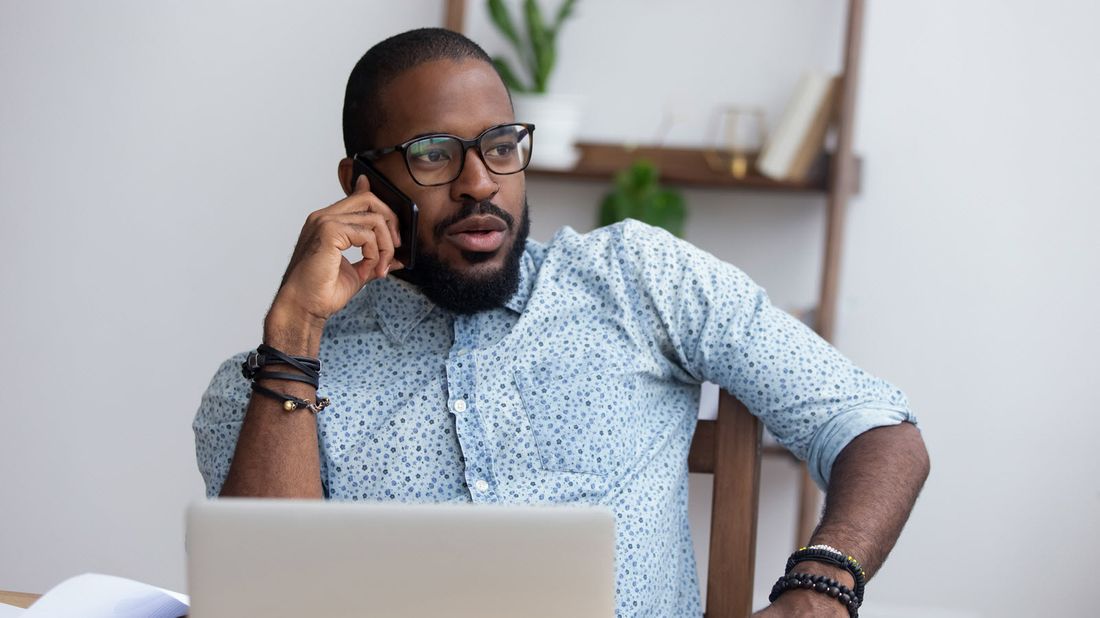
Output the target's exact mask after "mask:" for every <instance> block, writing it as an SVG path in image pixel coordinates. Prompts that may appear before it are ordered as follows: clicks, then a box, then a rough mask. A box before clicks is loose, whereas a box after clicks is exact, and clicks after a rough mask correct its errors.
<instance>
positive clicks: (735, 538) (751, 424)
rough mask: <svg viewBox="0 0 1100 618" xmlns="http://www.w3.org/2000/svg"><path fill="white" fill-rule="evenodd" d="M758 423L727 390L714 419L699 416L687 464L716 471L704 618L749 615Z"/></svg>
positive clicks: (757, 495)
mask: <svg viewBox="0 0 1100 618" xmlns="http://www.w3.org/2000/svg"><path fill="white" fill-rule="evenodd" d="M761 432H762V425H761V423H760V421H759V420H758V419H757V418H756V417H755V416H753V415H752V414H750V413H749V411H748V409H747V408H745V406H744V405H742V403H741V402H740V401H738V400H737V399H735V398H734V397H733V395H730V394H729V393H727V392H725V391H722V392H721V394H720V395H719V398H718V420H714V421H705V420H700V421H699V424H698V426H697V427H696V428H695V437H694V439H693V440H692V442H691V453H690V454H689V455H688V469H689V470H690V471H691V472H701V473H707V474H713V475H714V498H713V504H712V506H711V519H710V559H709V562H710V566H709V568H708V569H707V611H706V616H707V618H748V616H749V615H750V614H751V613H752V592H753V585H752V581H753V568H754V566H755V564H756V515H757V511H758V506H759V502H760V450H761V449H760V443H761Z"/></svg>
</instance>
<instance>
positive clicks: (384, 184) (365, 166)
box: [351, 156, 420, 270]
mask: <svg viewBox="0 0 1100 618" xmlns="http://www.w3.org/2000/svg"><path fill="white" fill-rule="evenodd" d="M352 170H353V171H352V174H351V184H352V186H353V187H354V186H355V181H356V180H358V179H359V176H366V177H367V180H368V181H369V182H370V191H371V193H373V194H374V195H376V196H377V197H378V199H380V200H382V203H384V204H385V205H386V206H389V207H390V210H392V211H393V214H395V215H397V224H398V233H399V234H400V235H401V246H400V247H398V248H397V251H396V254H395V257H396V258H397V259H398V260H400V261H401V263H402V264H404V265H405V270H412V269H413V268H415V267H416V263H415V262H416V224H417V219H418V218H419V213H420V209H419V208H418V207H417V205H416V203H415V202H413V201H412V198H410V197H409V196H407V195H405V194H404V193H402V192H401V190H400V189H398V188H397V187H395V186H394V185H393V183H391V182H390V181H389V179H387V178H386V177H385V176H383V175H382V174H381V173H380V172H379V171H378V170H377V169H376V168H375V167H374V165H372V164H371V163H370V162H369V161H365V160H363V159H360V158H359V157H358V156H356V157H353V158H352Z"/></svg>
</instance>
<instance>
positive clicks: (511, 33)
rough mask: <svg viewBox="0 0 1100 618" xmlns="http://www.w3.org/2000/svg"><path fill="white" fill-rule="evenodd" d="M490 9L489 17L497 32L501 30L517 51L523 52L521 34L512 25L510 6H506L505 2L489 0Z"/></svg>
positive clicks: (502, 0)
mask: <svg viewBox="0 0 1100 618" xmlns="http://www.w3.org/2000/svg"><path fill="white" fill-rule="evenodd" d="M488 8H489V17H491V18H492V20H493V24H495V25H496V27H497V30H500V33H501V34H503V35H504V37H505V38H507V39H508V40H509V41H511V42H512V45H513V46H515V48H516V51H522V50H521V47H522V43H520V40H519V33H518V32H516V27H515V25H514V24H513V23H512V14H511V12H509V11H508V5H506V4H504V0H488Z"/></svg>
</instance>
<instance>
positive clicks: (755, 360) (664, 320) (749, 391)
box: [623, 224, 916, 488]
mask: <svg viewBox="0 0 1100 618" xmlns="http://www.w3.org/2000/svg"><path fill="white" fill-rule="evenodd" d="M623 233H624V243H625V245H626V246H627V247H628V250H627V252H628V254H629V255H630V259H631V260H632V261H633V263H634V264H635V266H636V267H637V268H638V269H639V270H638V273H637V276H638V277H639V279H638V284H639V285H640V286H641V287H643V288H644V293H645V295H646V297H647V299H648V302H649V303H651V309H652V311H653V312H654V313H655V315H656V316H657V317H656V319H657V321H658V325H657V326H658V329H657V330H659V331H660V333H661V334H660V336H659V343H658V344H659V345H661V346H662V348H663V350H662V351H663V353H664V354H665V356H666V357H668V358H670V360H672V361H673V362H675V363H676V364H677V365H678V366H679V367H680V368H682V370H683V372H684V375H685V376H687V377H688V378H689V379H692V380H698V381H709V382H714V383H715V384H718V385H720V386H721V387H723V388H725V389H726V390H728V391H729V392H730V393H731V394H732V395H734V396H735V397H737V399H738V400H740V401H741V402H742V403H743V404H745V407H747V408H748V409H749V411H750V412H752V413H753V414H754V415H756V416H757V417H759V418H760V419H761V421H763V423H764V425H765V426H766V427H767V428H768V431H769V432H770V433H771V434H772V435H774V436H775V438H776V439H777V440H778V441H779V442H780V444H782V445H783V446H784V447H786V448H787V449H788V450H790V451H791V452H792V453H793V454H794V455H795V456H797V457H798V458H800V459H803V460H805V461H806V462H807V464H808V467H809V470H810V474H811V476H812V477H813V479H814V481H815V482H816V483H817V484H818V485H819V486H821V487H823V488H824V487H827V486H828V481H829V476H830V473H831V471H832V467H833V462H834V461H835V460H836V457H837V455H839V454H840V451H841V450H843V449H844V447H845V446H847V445H848V443H849V442H851V441H852V439H853V438H855V437H856V436H858V435H859V434H861V433H863V432H865V431H867V430H869V429H873V428H875V427H882V426H888V425H896V424H899V423H902V422H910V423H914V424H915V423H916V417H915V416H914V415H913V413H912V412H911V411H910V409H909V405H908V402H907V400H906V397H905V395H904V394H903V393H902V392H901V390H899V389H898V388H897V387H895V386H893V385H892V384H890V383H889V382H887V381H885V380H882V379H880V378H877V377H875V376H873V375H871V374H869V373H867V372H865V371H863V370H862V369H860V368H859V367H857V366H855V365H854V364H853V363H852V362H851V361H850V360H849V359H847V358H846V357H844V356H843V355H842V354H841V353H840V352H839V351H837V349H836V348H834V347H833V346H832V345H830V344H829V343H828V342H826V341H825V340H824V339H822V338H821V337H819V336H818V335H817V334H816V333H815V332H813V331H812V330H811V329H809V328H807V327H806V326H805V325H804V324H802V322H800V321H799V320H797V319H795V318H794V317H792V316H791V315H790V314H788V313H786V312H784V311H782V310H780V309H778V308H777V307H775V306H774V305H772V303H771V301H770V300H769V299H768V295H767V293H766V292H765V291H764V289H763V288H761V287H760V286H759V285H757V284H756V283H755V282H753V281H752V280H751V279H750V278H749V277H748V276H747V275H746V274H745V273H744V272H742V271H741V270H740V269H738V268H736V267H734V266H732V265H730V264H727V263H725V262H722V261H721V260H718V259H717V258H715V257H714V256H712V255H710V254H708V253H706V252H704V251H701V250H699V249H698V248H696V247H694V246H692V245H690V244H688V243H686V242H684V241H682V240H680V239H677V238H675V237H673V236H672V235H671V234H668V233H667V232H664V231H663V230H656V229H655V228H650V227H648V226H643V225H641V224H632V225H628V226H625V227H624V232H623Z"/></svg>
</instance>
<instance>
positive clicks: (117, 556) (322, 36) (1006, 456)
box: [0, 0, 1100, 617]
mask: <svg viewBox="0 0 1100 618" xmlns="http://www.w3.org/2000/svg"><path fill="white" fill-rule="evenodd" d="M470 3H471V5H476V6H471V10H470V15H469V23H468V30H469V31H470V33H471V34H472V35H474V36H475V38H478V39H479V40H482V41H483V42H484V43H485V44H486V46H487V47H489V48H490V50H491V51H492V50H493V49H495V48H496V47H495V46H496V45H497V43H496V42H495V41H497V39H495V38H494V37H492V36H490V35H491V33H490V32H489V30H488V27H487V25H486V24H485V22H484V17H483V12H482V11H481V9H480V3H479V2H476V1H475V0H471V2H470ZM439 4H440V3H439V2H437V1H427V0H424V1H417V2H409V1H408V0H406V1H405V2H402V3H401V4H400V7H401V9H400V11H395V10H394V9H393V8H392V7H394V6H396V4H395V3H389V2H381V1H377V2H363V1H356V2H350V1H349V2H326V3H311V4H310V5H309V6H311V7H317V8H313V9H312V10H310V9H309V8H307V7H306V5H289V4H287V5H286V6H283V5H278V7H277V8H273V7H272V5H268V4H261V3H259V2H241V1H236V2H228V3H227V2H217V3H215V2H203V3H188V4H186V5H183V4H167V3H164V4H153V3H141V2H137V1H136V0H135V1H133V2H112V3H103V4H99V5H97V6H95V7H92V6H91V5H88V4H86V3H78V2H57V1H52V2H36V3H30V2H14V1H12V2H4V3H0V88H2V94H0V208H2V219H0V260H2V262H3V264H4V266H3V269H2V271H0V286H2V289H3V290H4V291H5V292H6V298H5V302H4V303H3V305H2V307H0V338H2V339H0V341H3V343H4V352H5V354H4V355H3V356H2V358H0V376H4V377H3V378H2V379H0V385H2V386H3V393H4V399H5V405H3V406H2V407H0V414H2V415H3V424H2V427H3V432H2V433H0V470H2V471H3V481H4V482H3V485H4V491H3V492H0V501H2V506H0V513H2V515H0V588H8V589H24V590H44V589H46V588H48V587H49V586H50V585H52V584H53V583H56V582H57V581H59V580H60V579H62V578H64V577H66V576H68V575H71V574H74V573H77V572H81V571H86V570H95V571H102V572H108V573H115V574H120V575H126V576H131V577H136V578H139V579H143V580H145V581H150V582H153V583H157V584H160V585H164V586H168V587H173V588H177V589H178V588H182V587H183V585H184V583H183V563H182V549H181V540H182V532H181V523H182V522H181V513H182V508H183V505H184V504H185V503H186V502H187V501H188V500H190V499H192V498H195V497H198V496H200V495H201V481H200V479H199V477H198V475H197V472H196V470H195V466H194V456H193V451H192V437H191V433H190V428H189V423H190V419H191V415H192V414H193V412H194V409H195V406H196V405H197V403H198V397H199V395H200V394H201V392H202V389H203V388H204V387H205V385H206V382H207V381H208V380H209V377H210V375H211V373H212V372H213V370H214V369H215V368H216V365H217V363H218V362H219V361H220V360H221V359H222V358H224V357H225V356H227V355H229V354H231V353H233V352H236V351H238V350H242V349H246V348H248V347H251V346H253V345H255V343H256V341H257V340H258V337H259V330H260V328H259V327H260V320H261V319H262V316H263V312H264V310H265V309H266V306H267V304H268V303H269V302H270V299H271V297H272V295H273V294H274V291H275V289H274V286H275V285H276V284H277V282H278V279H279V276H280V275H281V273H282V270H283V268H284V266H285V262H286V259H287V258H288V257H289V253H290V249H291V248H292V246H293V242H294V240H295V238H296V236H297V231H298V229H299V227H300V225H301V222H302V219H303V218H304V216H305V214H306V213H308V212H309V211H311V210H314V209H316V208H318V207H321V206H324V205H326V204H328V203H330V202H331V201H333V200H335V199H337V198H338V197H339V193H338V187H337V186H336V183H335V163H336V160H337V159H338V158H339V156H340V152H341V146H340V134H339V109H340V104H341V99H342V94H343V85H344V80H345V79H346V75H347V72H348V70H350V67H351V65H352V64H353V63H354V62H355V60H356V59H357V58H358V56H359V54H361V53H362V51H364V50H365V49H366V47H368V46H369V45H370V44H372V43H374V42H376V41H377V40H379V39H380V38H382V37H383V36H384V35H386V34H389V33H393V32H397V31H399V30H402V29H405V28H408V27H412V26H415V25H423V24H433V23H439V15H440V14H441V13H440V6H439ZM637 5H638V3H636V2H628V1H627V0H603V1H601V2H585V3H581V4H580V6H579V7H578V17H577V19H576V20H575V21H574V22H573V23H571V24H570V25H569V26H568V27H567V29H566V30H565V31H564V32H563V34H562V37H563V46H562V51H561V67H560V72H559V74H558V76H557V77H556V78H555V81H554V82H553V86H554V87H555V88H556V89H558V90H561V91H571V92H581V93H584V94H586V95H587V96H588V98H589V100H590V101H591V102H596V101H599V102H601V106H599V107H597V106H595V105H594V104H593V105H592V106H590V107H589V110H588V112H587V114H586V122H585V129H584V132H585V136H587V137H589V138H595V139H628V140H632V141H645V140H647V139H649V138H650V137H651V136H652V135H653V134H654V132H655V130H656V127H657V124H658V122H659V121H660V117H661V113H662V108H664V107H665V106H667V105H674V106H675V107H676V108H677V109H679V110H681V112H682V113H687V114H689V115H690V117H691V118H693V119H694V120H687V121H684V122H682V123H680V124H679V125H677V126H676V127H674V130H673V132H672V134H671V135H670V141H673V142H678V143H699V142H700V141H702V139H703V135H705V129H706V124H707V121H709V114H710V110H712V109H713V107H714V106H715V105H717V104H720V103H756V104H761V105H764V106H765V107H766V108H767V109H768V110H769V113H770V115H771V117H772V118H774V117H775V115H776V114H777V113H778V112H779V110H780V109H781V107H782V104H783V100H784V98H785V96H786V95H787V94H788V93H789V90H790V88H791V87H792V85H793V83H794V82H795V81H796V80H797V77H798V74H799V73H800V71H801V70H802V69H803V68H804V67H810V66H824V67H827V68H829V67H831V68H835V67H836V66H838V65H839V46H840V36H841V28H842V24H843V13H844V11H843V3H842V2H840V0H829V1H827V2H820V3H813V4H809V5H808V4H807V3H805V2H797V1H796V0H782V1H779V0H775V1H773V2H769V3H752V2H743V1H741V2H719V1H717V0H709V1H704V0H691V1H687V2H680V3H677V4H675V5H673V3H660V4H656V3H654V4H652V5H650V6H649V7H648V8H649V10H647V11H646V12H645V13H643V12H642V11H641V10H640V9H639V8H638V6H637ZM808 6H809V7H812V8H808ZM1098 19H1100V9H1097V8H1096V7H1094V6H1093V5H1088V4H1085V3H1075V2H1070V1H1065V0H1063V1H1061V2H1045V3H1044V2H1038V0H1033V1H1029V2H1023V1H1015V2H996V3H995V2H990V1H985V2H979V1H976V0H971V1H970V2H962V3H951V4H948V3H946V2H933V3H916V2H910V3H899V2H872V3H871V4H870V6H869V11H868V16H867V24H866V40H865V48H864V52H865V62H864V68H863V72H862V87H861V90H860V98H859V106H858V114H857V116H858V123H857V132H856V144H857V150H858V151H859V152H860V153H861V154H862V155H863V156H864V158H865V168H864V169H865V177H864V185H863V191H862V193H861V195H860V196H859V197H858V198H857V199H856V200H854V202H853V204H852V206H851V210H850V217H849V224H848V228H847V242H846V245H845V259H844V266H843V272H842V298H841V312H840V321H839V324H838V342H837V343H838V345H839V346H840V347H841V349H842V350H843V351H845V352H846V353H848V354H849V355H850V356H852V357H853V358H854V359H855V360H856V361H857V362H859V363H860V364H861V365H863V366H864V367H866V368H867V369H868V370H870V371H872V372H874V373H877V374H880V375H882V376H884V377H886V378H888V379H891V380H893V381H895V382H896V383H898V384H899V385H901V386H902V387H903V388H904V389H905V390H906V391H907V393H908V394H909V396H910V399H911V400H912V402H913V404H914V406H915V408H916V410H917V413H918V415H919V416H920V418H921V420H922V423H923V427H924V433H925V438H926V440H927V442H928V444H929V449H930V451H931V454H932V461H933V473H932V478H931V480H930V482H929V484H928V487H927V488H926V490H925V492H924V494H923V496H922V498H921V501H920V503H919V504H918V507H917V510H916V511H915V513H914V515H913V518H912V520H911V522H910V525H909V527H908V528H907V530H906V533H905V534H904V535H903V537H902V539H901V542H900V543H899V545H898V547H897V549H896V550H895V552H894V554H893V556H892V557H891V560H890V561H889V563H888V564H887V566H886V568H885V569H884V570H883V571H882V572H881V574H880V575H879V576H878V577H876V579H875V580H874V582H873V583H872V585H871V587H870V588H869V597H868V598H869V601H868V606H867V610H868V611H866V612H864V613H865V614H866V615H869V616H875V615H879V616H888V617H889V616H894V617H898V616H918V615H919V616H960V617H961V616H989V617H992V616H998V617H999V616H1021V617H1023V616H1034V615H1065V616H1076V615H1086V614H1087V613H1088V610H1087V609H1086V608H1087V607H1088V606H1086V605H1085V604H1084V601H1083V600H1082V599H1084V598H1085V597H1086V596H1087V593H1086V592H1085V591H1086V590H1087V588H1086V580H1085V577H1086V574H1087V573H1088V570H1087V569H1088V567H1089V566H1091V565H1090V564H1088V563H1087V562H1086V561H1087V560H1088V559H1089V554H1090V553H1095V552H1096V551H1097V550H1098V549H1100V527H1098V526H1097V524H1096V522H1097V521H1100V481H1097V478H1100V465H1098V464H1097V459H1096V457H1095V456H1094V455H1092V454H1091V453H1089V447H1090V446H1091V445H1092V444H1095V442H1096V439H1095V435H1096V434H1097V432H1098V430H1100V421H1098V420H1097V414H1096V411H1097V404H1096V403H1095V401H1096V400H1095V398H1094V397H1090V395H1091V394H1092V393H1091V389H1090V386H1091V385H1090V384H1089V382H1088V379H1089V378H1090V377H1091V376H1094V375H1096V374H1097V370H1098V369H1100V367H1098V365H1100V362H1098V361H1097V357H1096V355H1095V353H1094V352H1093V350H1094V349H1095V348H1096V347H1097V345H1098V344H1100V332H1098V329H1097V326H1096V325H1095V320H1094V319H1093V315H1092V314H1093V313H1095V311H1091V309H1092V308H1093V307H1094V306H1096V304H1097V301H1100V294H1098V289H1097V288H1098V284H1097V283H1096V275H1095V271H1096V266H1097V264H1098V263H1100V250H1098V249H1097V248H1096V247H1097V243H1096V242H1095V241H1093V240H1092V238H1093V237H1095V236H1096V235H1097V233H1098V232H1100V225H1098V224H1100V221H1098V217H1097V214H1096V212H1095V210H1094V209H1095V207H1096V206H1097V205H1098V202H1100V199H1098V198H1100V186H1098V184H1100V181H1098V180H1097V178H1098V175H1097V174H1096V173H1095V172H1094V171H1093V169H1092V168H1093V166H1094V165H1095V163H1096V162H1097V157H1096V155H1095V154H1094V152H1095V144H1096V143H1098V141H1100V121H1098V120H1097V119H1096V116H1095V112H1094V110H1095V109H1100V89H1098V86H1097V84H1100V80H1098V79H1097V78H1098V77H1100V75H1098V72H1100V69H1098V68H1097V65H1096V63H1095V61H1094V59H1095V58H1096V57H1098V56H1100V43H1097V42H1096V41H1095V40H1094V39H1092V38H1091V37H1090V36H1089V35H1090V28H1091V26H1090V25H1091V24H1095V23H1097V21H1098ZM685 110H686V111H685ZM603 190H604V187H602V186H601V185H598V184H587V183H575V184H574V183H561V182H556V181H549V180H532V181H531V182H530V196H531V202H532V206H533V208H534V214H535V223H534V235H535V236H536V237H537V238H543V239H545V238H547V237H548V236H549V235H550V234H551V233H552V231H553V229H555V228H556V227H558V226H559V225H562V224H570V225H573V226H574V227H577V228H587V227H590V226H591V224H592V217H593V214H592V213H593V211H594V207H595V206H594V204H595V202H596V201H597V200H598V199H599V197H600V195H601V194H602V192H603ZM686 196H687V199H688V202H689V206H690V208H691V219H690V221H689V225H688V237H689V238H690V239H691V240H693V241H694V242H696V243H698V244H699V245H701V246H703V247H706V248H708V249H711V250H713V251H715V252H716V253H717V254H718V255H719V256H721V257H723V258H724V259H727V260H730V261H732V262H734V263H736V264H738V265H739V266H741V267H742V268H744V269H745V270H746V271H747V272H749V273H750V274H751V275H752V276H753V277H755V278H756V279H757V280H758V281H760V282H761V283H762V284H764V285H765V286H766V287H767V288H768V290H769V292H770V294H771V295H772V297H773V299H774V300H775V301H776V302H778V303H780V304H781V305H784V306H791V307H798V306H805V305H807V304H809V303H812V302H813V300H814V298H815V296H816V285H817V279H818V276H819V270H818V269H819V265H818V264H819V258H820V252H821V223H822V221H823V203H822V202H821V200H820V199H819V198H813V197H800V196H774V195H764V194H749V193H730V192H723V191H712V190H690V191H687V192H686ZM1090 241H1092V242H1090ZM794 478H795V476H794V471H793V468H791V467H789V466H787V465H786V464H784V463H783V462H779V461H773V462H769V464H768V465H767V467H766V468H765V473H764V482H765V487H764V491H763V496H762V497H763V502H764V506H763V513H762V518H761V525H762V528H761V532H760V549H759V552H758V553H759V559H758V567H757V573H758V583H759V585H758V598H759V591H760V590H763V589H766V588H767V587H768V586H770V583H771V581H772V579H773V578H774V577H775V576H777V575H778V571H779V569H780V568H781V564H782V560H783V559H784V558H785V556H786V553H787V551H788V550H789V543H790V542H791V538H790V535H791V530H792V529H793V525H794V524H793V521H794V520H793V513H792V511H791V507H792V501H793V491H792V486H791V483H793V481H794ZM935 608H939V609H938V610H937V609H935ZM871 612H874V613H871Z"/></svg>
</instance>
